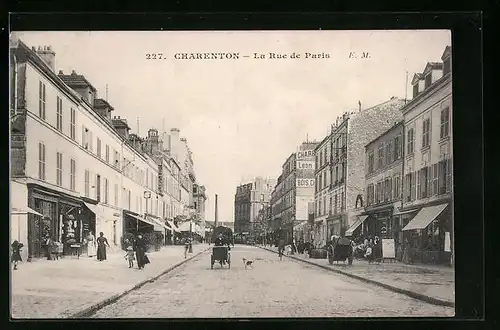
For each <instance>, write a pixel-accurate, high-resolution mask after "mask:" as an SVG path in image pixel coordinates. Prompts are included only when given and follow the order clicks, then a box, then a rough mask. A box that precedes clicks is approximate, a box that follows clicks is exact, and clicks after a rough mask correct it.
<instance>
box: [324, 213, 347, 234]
mask: <svg viewBox="0 0 500 330" xmlns="http://www.w3.org/2000/svg"><path fill="white" fill-rule="evenodd" d="M345 218H346V215H345V214H343V213H341V214H335V215H331V216H329V217H328V218H326V227H327V230H326V240H330V238H331V237H332V235H335V236H342V234H343V231H344V228H343V227H344V226H343V224H344V223H346V221H345V220H344V219H345Z"/></svg>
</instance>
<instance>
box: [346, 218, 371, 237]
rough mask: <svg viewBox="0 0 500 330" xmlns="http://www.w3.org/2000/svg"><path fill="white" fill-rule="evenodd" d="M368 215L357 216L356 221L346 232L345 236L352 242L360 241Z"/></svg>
mask: <svg viewBox="0 0 500 330" xmlns="http://www.w3.org/2000/svg"><path fill="white" fill-rule="evenodd" d="M368 217H369V216H368V215H360V216H357V220H356V221H354V223H353V224H352V225H351V227H349V229H347V230H346V232H345V236H346V237H349V238H350V239H352V240H354V241H359V240H360V239H362V236H363V235H362V234H363V227H364V223H365V221H366V219H368Z"/></svg>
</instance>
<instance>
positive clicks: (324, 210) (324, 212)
mask: <svg viewBox="0 0 500 330" xmlns="http://www.w3.org/2000/svg"><path fill="white" fill-rule="evenodd" d="M323 214H326V196H323Z"/></svg>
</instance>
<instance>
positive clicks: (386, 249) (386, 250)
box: [382, 239, 396, 259]
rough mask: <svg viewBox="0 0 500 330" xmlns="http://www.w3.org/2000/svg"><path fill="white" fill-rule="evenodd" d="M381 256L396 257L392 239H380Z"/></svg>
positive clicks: (385, 257)
mask: <svg viewBox="0 0 500 330" xmlns="http://www.w3.org/2000/svg"><path fill="white" fill-rule="evenodd" d="M382 258H384V259H394V258H396V247H395V244H394V239H382Z"/></svg>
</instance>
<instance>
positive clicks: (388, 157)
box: [385, 140, 393, 164]
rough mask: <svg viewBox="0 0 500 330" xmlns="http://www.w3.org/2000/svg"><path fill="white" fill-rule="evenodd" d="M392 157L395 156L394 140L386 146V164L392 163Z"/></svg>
mask: <svg viewBox="0 0 500 330" xmlns="http://www.w3.org/2000/svg"><path fill="white" fill-rule="evenodd" d="M392 156H393V151H392V140H390V141H387V144H386V145H385V163H386V164H390V163H392Z"/></svg>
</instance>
